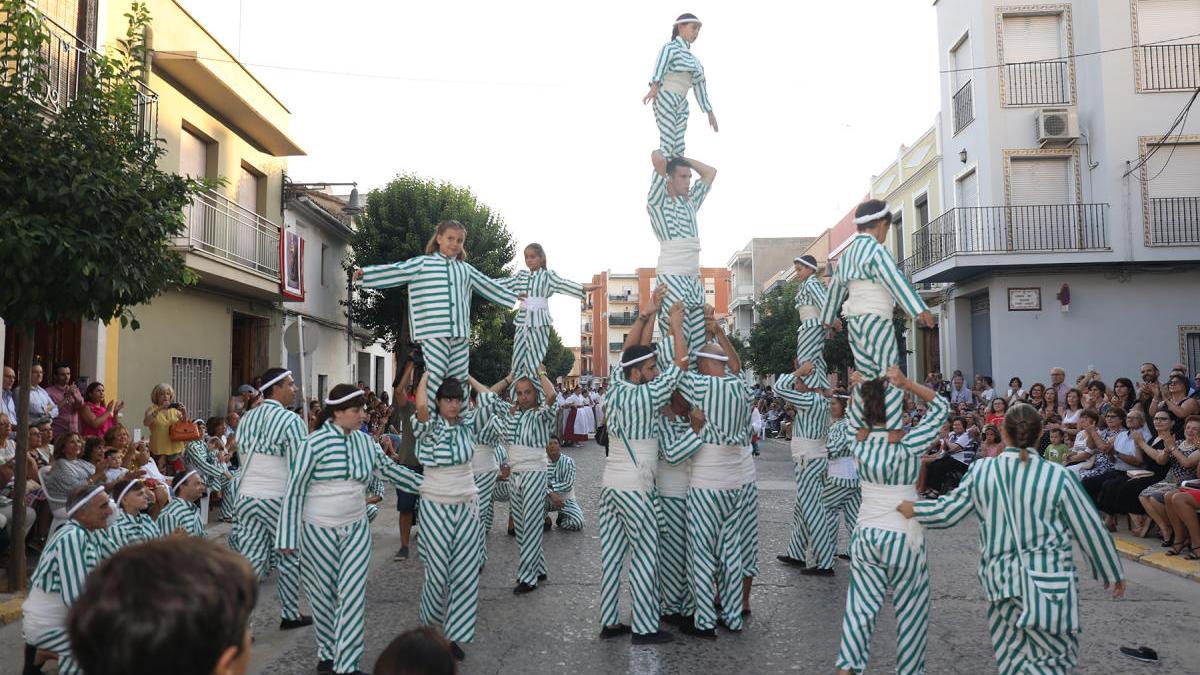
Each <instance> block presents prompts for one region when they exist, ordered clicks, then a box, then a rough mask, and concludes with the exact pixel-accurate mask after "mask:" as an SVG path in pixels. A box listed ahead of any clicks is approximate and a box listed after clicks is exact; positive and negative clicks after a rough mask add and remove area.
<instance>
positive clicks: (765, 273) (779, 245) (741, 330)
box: [726, 237, 816, 340]
mask: <svg viewBox="0 0 1200 675" xmlns="http://www.w3.org/2000/svg"><path fill="white" fill-rule="evenodd" d="M815 240H816V237H771V238H761V237H759V238H754V239H751V240H750V241H749V242H747V244H746V245H745V246H743V247H742V248H741V249H740V250H738V251H737V252H735V253H734V254H733V255H732V256H730V258H729V262H728V263H727V264H726V267H728V268H729V323H730V326H731V328H732V332H733V333H734V334H735V335H737V336H738V337H740V338H742V339H743V340H746V339H749V338H750V329H751V328H753V327H754V321H755V319H756V317H755V313H754V303H755V302H757V301H759V300H761V299H762V293H763V288H764V287H765V286H767V285H768V283H769V282H770V281H771V280H772V279H773V278H774V277H775V275H776V274H778V273H779V272H780V271H781V270H786V269H787V268H789V267H791V266H792V258H795V257H796V256H798V255H800V254H802V253H804V250H805V249H807V248H808V247H809V245H811V244H812V243H813V241H815Z"/></svg>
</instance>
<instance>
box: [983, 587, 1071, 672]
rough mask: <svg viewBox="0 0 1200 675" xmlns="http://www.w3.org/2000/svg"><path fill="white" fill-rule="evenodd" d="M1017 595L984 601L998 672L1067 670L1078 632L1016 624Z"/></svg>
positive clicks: (1017, 614)
mask: <svg viewBox="0 0 1200 675" xmlns="http://www.w3.org/2000/svg"><path fill="white" fill-rule="evenodd" d="M1022 609H1023V603H1022V600H1021V598H1005V599H1003V600H997V601H993V602H991V603H988V612H987V618H988V630H989V632H990V633H991V635H992V651H993V652H994V653H995V654H996V667H997V669H998V671H999V673H1000V675H1015V674H1016V673H1039V674H1041V673H1046V674H1051V673H1053V674H1058V673H1062V674H1063V675H1065V674H1066V673H1070V672H1072V671H1074V670H1075V666H1076V664H1077V663H1078V660H1079V658H1078V657H1079V636H1078V634H1076V633H1065V634H1060V635H1051V634H1048V633H1043V632H1041V631H1036V630H1030V629H1028V628H1018V627H1017V625H1016V624H1017V618H1018V617H1020V616H1021V611H1022Z"/></svg>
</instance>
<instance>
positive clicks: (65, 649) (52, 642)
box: [25, 626, 83, 675]
mask: <svg viewBox="0 0 1200 675" xmlns="http://www.w3.org/2000/svg"><path fill="white" fill-rule="evenodd" d="M25 641H26V642H27V643H28V644H31V645H33V646H34V647H37V648H38V649H44V650H46V651H48V652H54V653H55V654H57V655H58V672H59V673H60V674H61V675H78V674H79V673H82V672H83V670H82V669H80V667H79V663H77V662H76V661H75V657H74V656H73V655H72V654H71V639H70V637H69V636H68V635H67V629H66V627H65V626H64V627H62V628H55V629H52V630H50V631H47V632H45V633H42V634H41V635H38V636H37V637H36V638H30V637H28V636H26V637H25Z"/></svg>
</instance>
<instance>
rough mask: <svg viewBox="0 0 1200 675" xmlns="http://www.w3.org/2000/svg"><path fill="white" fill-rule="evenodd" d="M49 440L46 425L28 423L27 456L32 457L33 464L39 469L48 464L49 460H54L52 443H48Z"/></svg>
mask: <svg viewBox="0 0 1200 675" xmlns="http://www.w3.org/2000/svg"><path fill="white" fill-rule="evenodd" d="M50 440H51V439H50V434H49V432H48V431H46V425H44V424H40V425H30V427H29V456H30V457H32V458H33V462H34V464H36V465H37V467H38V468H39V469H40V468H42V467H43V466H50V462H51V461H53V460H54V445H53V444H52V443H50Z"/></svg>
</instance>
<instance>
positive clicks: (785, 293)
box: [739, 281, 800, 377]
mask: <svg viewBox="0 0 1200 675" xmlns="http://www.w3.org/2000/svg"><path fill="white" fill-rule="evenodd" d="M796 290H797V284H796V282H794V281H790V282H787V283H784V284H780V285H779V286H776V287H775V288H773V289H771V290H770V291H769V292H768V293H767V294H766V295H764V296H763V297H762V299H761V300H759V301H758V302H756V303H754V311H755V313H756V314H757V315H758V320H757V321H756V322H755V324H754V328H752V329H751V330H750V358H749V363H750V367H751V368H753V369H754V372H755V373H757V374H758V375H759V376H760V377H766V376H768V375H777V374H779V373H790V372H791V371H792V370H794V369H795V365H794V364H793V362H794V361H795V359H796V329H798V328H799V327H800V316H799V315H798V314H797V313H796V307H795V297H796ZM739 355H741V354H740V353H739Z"/></svg>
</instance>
